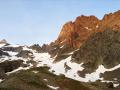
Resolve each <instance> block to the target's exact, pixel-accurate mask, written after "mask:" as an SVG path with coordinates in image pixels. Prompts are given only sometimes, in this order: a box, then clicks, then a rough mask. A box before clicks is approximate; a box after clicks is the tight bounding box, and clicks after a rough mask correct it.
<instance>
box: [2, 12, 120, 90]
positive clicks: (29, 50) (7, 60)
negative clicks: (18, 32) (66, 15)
mask: <svg viewBox="0 0 120 90" xmlns="http://www.w3.org/2000/svg"><path fill="white" fill-rule="evenodd" d="M0 90H120V11H117V12H114V13H109V14H106V15H104V17H103V19H101V20H99V19H98V18H97V17H95V16H93V15H91V16H84V15H81V16H78V17H77V18H76V19H75V21H69V22H67V23H66V24H64V25H63V27H62V29H61V31H60V34H59V36H58V38H57V39H56V40H55V41H53V42H51V43H50V44H44V45H43V46H40V45H39V44H33V45H32V46H27V45H11V44H9V43H8V42H7V41H6V40H1V41H0Z"/></svg>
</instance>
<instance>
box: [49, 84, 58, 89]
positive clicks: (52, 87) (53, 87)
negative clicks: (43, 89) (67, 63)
mask: <svg viewBox="0 0 120 90" xmlns="http://www.w3.org/2000/svg"><path fill="white" fill-rule="evenodd" d="M47 86H48V87H49V88H51V89H53V90H58V89H59V87H55V86H51V85H47Z"/></svg>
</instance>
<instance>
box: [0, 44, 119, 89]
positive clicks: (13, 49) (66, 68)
mask: <svg viewBox="0 0 120 90" xmlns="http://www.w3.org/2000/svg"><path fill="white" fill-rule="evenodd" d="M17 49H18V50H17ZM1 52H2V53H1V55H0V64H2V63H4V62H6V61H7V62H12V61H13V62H15V61H19V60H22V64H20V65H19V66H17V67H16V68H13V69H11V70H5V69H6V68H5V69H4V68H3V66H4V65H0V70H1V69H3V70H2V71H5V75H9V74H11V73H15V72H17V71H19V70H27V69H30V68H33V67H43V66H47V67H49V68H50V69H49V71H50V72H52V73H54V74H56V75H61V74H63V75H65V77H68V78H71V79H74V80H77V81H82V82H95V81H97V80H101V82H113V83H114V80H113V81H109V80H104V77H101V76H100V74H103V73H105V72H110V71H114V70H117V69H119V68H120V64H119V65H116V66H115V67H113V68H110V69H106V68H105V67H104V66H103V65H100V66H99V67H98V69H96V70H95V71H94V72H92V73H88V74H86V75H85V77H81V76H80V75H79V73H78V72H79V71H80V72H82V71H83V70H84V67H82V65H83V62H81V63H80V64H78V63H75V62H72V61H71V60H72V59H71V56H69V57H67V58H66V59H62V60H60V61H59V62H54V59H55V57H52V58H51V55H50V54H49V53H38V52H37V51H36V50H33V49H30V48H29V47H28V46H20V45H7V46H4V45H3V46H2V45H1ZM4 53H7V54H8V55H7V54H4ZM73 53H74V52H73ZM7 64H8V63H7ZM5 67H6V66H5ZM7 67H8V68H9V65H7ZM0 76H2V75H0ZM4 79H5V78H4V77H1V78H0V82H1V81H3V80H4ZM117 86H119V82H117V80H116V82H115V83H114V87H117Z"/></svg>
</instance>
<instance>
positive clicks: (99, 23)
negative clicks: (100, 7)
mask: <svg viewBox="0 0 120 90" xmlns="http://www.w3.org/2000/svg"><path fill="white" fill-rule="evenodd" d="M107 29H110V30H120V11H117V12H114V13H109V14H105V15H104V17H103V19H102V20H99V19H98V18H96V17H95V16H84V15H82V16H79V17H77V18H76V20H75V21H74V22H72V21H70V22H67V23H66V24H65V25H63V27H62V30H61V32H60V34H59V36H58V38H57V40H56V41H55V43H56V44H58V45H60V46H62V45H67V46H69V47H73V48H79V47H80V46H81V45H82V44H83V42H85V41H86V40H87V39H88V38H89V36H90V35H91V34H92V33H95V32H101V31H104V30H107Z"/></svg>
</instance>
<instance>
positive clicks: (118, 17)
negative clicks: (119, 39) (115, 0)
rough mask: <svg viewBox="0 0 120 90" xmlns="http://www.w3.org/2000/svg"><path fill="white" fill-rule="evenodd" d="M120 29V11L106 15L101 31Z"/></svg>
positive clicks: (102, 21) (101, 24)
mask: <svg viewBox="0 0 120 90" xmlns="http://www.w3.org/2000/svg"><path fill="white" fill-rule="evenodd" d="M106 29H112V30H118V29H120V10H119V11H117V12H114V13H109V14H105V15H104V17H103V19H102V20H101V23H100V27H99V30H100V31H101V30H106Z"/></svg>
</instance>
